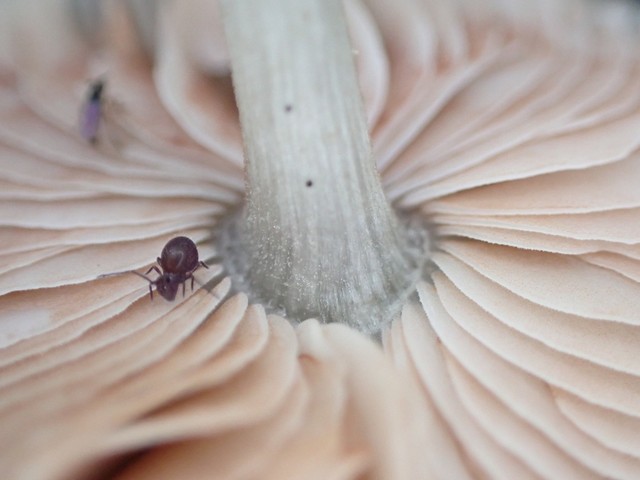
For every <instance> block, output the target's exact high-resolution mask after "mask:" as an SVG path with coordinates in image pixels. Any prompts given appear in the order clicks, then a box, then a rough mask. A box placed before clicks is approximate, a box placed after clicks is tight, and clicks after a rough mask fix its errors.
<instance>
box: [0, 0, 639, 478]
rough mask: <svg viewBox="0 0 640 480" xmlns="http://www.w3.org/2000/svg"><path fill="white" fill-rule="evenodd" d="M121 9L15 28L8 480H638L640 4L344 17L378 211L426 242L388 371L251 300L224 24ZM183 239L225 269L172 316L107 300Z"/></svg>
mask: <svg viewBox="0 0 640 480" xmlns="http://www.w3.org/2000/svg"><path fill="white" fill-rule="evenodd" d="M97 5H98V3H97V2H96V3H89V2H87V3H82V2H74V1H66V0H59V1H56V2H54V1H51V2H36V1H34V0H23V1H22V2H4V3H2V5H1V6H0V9H2V11H0V40H1V41H0V105H1V107H0V116H1V120H0V162H1V168H0V185H1V188H0V198H2V201H1V202H0V258H1V259H2V262H0V425H1V427H0V451H1V452H2V454H1V461H0V476H1V477H2V478H12V479H14V478H15V479H29V480H32V479H38V480H39V479H47V480H48V479H67V478H73V479H102V478H120V479H143V478H154V479H159V478H160V479H162V478H171V479H175V478H189V479H198V478H207V479H209V478H220V479H231V478H256V479H274V480H276V479H278V480H279V479H283V478H296V479H320V478H322V479H325V478H336V479H422V478H424V479H431V478H441V479H450V478H456V479H464V478H496V479H499V478H504V479H513V478H518V479H520V478H549V479H555V478H563V479H564V478H576V479H587V478H621V479H635V478H638V476H640V436H639V434H638V432H640V428H639V427H640V397H639V393H638V392H640V367H639V366H638V365H639V364H638V362H637V360H636V357H637V351H638V347H639V346H640V328H639V327H640V314H639V313H638V312H640V285H639V282H640V268H639V267H638V262H639V261H640V253H639V252H640V250H638V246H639V245H640V236H639V233H640V232H639V231H638V225H640V222H639V221H638V220H640V193H639V192H640V189H638V188H637V185H638V183H639V180H640V178H639V175H640V173H639V172H640V164H639V162H640V156H639V155H638V144H639V143H640V136H639V135H638V131H640V86H639V85H640V81H639V79H640V58H639V56H638V53H637V52H636V51H634V50H633V49H632V48H629V46H630V45H635V44H636V43H637V40H638V34H637V32H636V31H634V30H633V29H632V28H631V26H630V24H631V22H628V20H629V18H630V17H632V16H634V15H637V12H636V11H635V8H637V7H632V6H629V7H628V9H626V10H621V8H622V7H623V4H621V3H615V4H614V3H613V2H610V3H606V2H600V3H597V2H595V1H580V0H563V1H543V0H539V1H536V2H526V1H524V0H523V1H513V0H495V1H493V2H491V3H490V4H489V3H488V2H485V3H482V4H480V3H478V2H474V1H472V0H459V1H457V2H449V1H445V0H400V1H397V2H393V3H391V2H384V1H381V0H363V1H362V2H359V1H355V0H348V1H346V2H345V11H346V13H347V16H346V18H347V22H348V26H349V31H350V35H351V39H352V43H353V49H354V50H355V52H356V55H354V59H355V64H356V70H357V72H358V79H359V85H360V89H361V91H362V97H363V100H364V109H365V112H364V114H365V115H366V120H367V122H368V126H369V130H370V134H371V142H372V146H373V156H374V158H375V160H376V162H377V166H378V169H379V172H380V179H381V184H382V186H383V188H384V192H385V194H386V197H387V199H388V200H389V201H390V202H391V205H392V206H393V208H394V209H395V211H397V212H400V213H399V215H410V216H412V217H413V218H417V219H419V220H421V221H423V222H425V223H426V224H427V225H428V228H429V239H430V243H429V249H430V252H429V254H430V258H429V264H428V265H427V266H426V268H425V269H424V272H422V278H421V280H420V281H419V282H418V284H417V287H416V292H415V294H414V295H413V296H411V297H409V298H408V299H407V300H405V301H404V302H403V303H404V305H403V307H402V312H401V313H400V314H398V315H397V317H396V318H395V319H394V321H393V322H392V323H391V324H390V326H389V327H388V328H386V329H385V330H384V331H383V332H382V335H381V339H382V345H378V344H377V343H375V342H374V341H372V340H371V339H369V338H368V337H367V336H366V335H364V334H363V333H361V332H358V331H356V330H355V329H354V328H351V327H348V326H345V325H339V324H335V323H332V324H322V323H320V322H319V321H317V320H314V319H308V320H306V321H303V322H302V323H299V324H298V323H294V322H290V321H288V319H287V318H284V317H283V316H282V315H276V314H274V313H272V312H273V311H274V308H273V307H274V305H271V304H269V299H268V298H266V299H265V298H262V299H261V300H263V301H264V305H261V304H258V303H252V301H250V300H249V299H250V298H251V299H253V298H256V296H255V295H254V293H253V292H251V291H244V290H243V288H244V287H243V285H242V283H241V282H239V281H238V279H237V278H235V277H229V273H230V272H229V271H228V262H227V260H228V259H225V258H224V255H225V253H226V252H227V250H221V247H220V245H219V244H218V243H217V241H216V240H215V238H214V237H215V235H214V232H216V231H217V230H216V229H219V228H220V225H222V224H224V222H225V221H226V219H227V218H228V217H227V216H228V215H230V214H232V213H233V212H234V211H237V209H238V208H239V207H240V206H241V205H242V201H243V191H244V178H243V154H242V135H241V130H240V122H239V118H238V111H237V109H236V103H235V100H234V96H233V89H232V85H231V78H230V70H229V65H230V59H229V54H228V52H227V48H226V46H225V41H224V37H223V35H222V24H221V21H220V14H219V11H218V9H217V6H216V4H215V3H214V2H208V1H204V0H188V1H186V0H182V1H177V0H171V1H167V2H162V3H157V4H156V3H151V2H136V1H131V2H120V1H109V2H100V3H99V5H100V8H98V6H97ZM283 15H286V12H284V13H283ZM257 41H258V40H257ZM327 68H329V67H327ZM97 78H102V79H104V80H105V92H104V99H105V101H104V105H103V118H102V121H101V127H100V128H101V129H100V131H99V137H98V141H97V144H96V145H91V144H90V143H88V142H86V141H85V139H83V138H82V137H81V135H80V134H79V133H78V129H79V125H78V122H79V112H80V111H81V109H82V105H83V102H84V101H85V97H86V94H87V92H88V91H89V89H90V85H91V82H92V81H94V80H95V79H97ZM256 81H259V79H257V80H256ZM293 108H295V105H293ZM267 127H268V125H267V126H265V128H267ZM353 180H354V181H357V180H358V179H357V178H354V179H353ZM301 188H303V189H304V188H307V187H306V186H305V185H304V184H302V185H301ZM177 235H185V236H188V237H189V238H191V239H192V240H194V241H195V242H196V243H197V245H198V248H199V253H200V257H201V259H203V260H205V261H207V263H208V264H209V265H210V269H209V270H204V269H203V270H198V271H197V272H196V273H195V277H196V280H197V288H196V289H195V290H194V291H193V292H190V291H189V288H187V293H186V295H185V296H184V297H183V296H182V295H181V294H179V295H178V297H177V298H176V300H175V302H166V301H165V300H164V299H162V298H155V299H154V300H153V301H150V300H149V296H148V290H147V285H146V284H145V282H144V281H142V280H141V279H140V278H138V277H136V276H134V275H122V276H114V277H108V278H101V279H98V278H97V277H98V276H99V275H101V274H105V273H111V272H120V271H126V270H136V271H141V272H143V271H145V270H146V269H147V268H149V267H150V266H151V265H152V264H153V262H154V259H155V258H156V257H157V256H158V255H159V254H160V251H161V250H162V248H163V246H164V245H165V243H166V242H167V241H168V240H169V239H170V238H172V237H175V236H177ZM358 280H359V281H360V282H363V283H366V282H367V281H368V279H367V278H366V277H363V278H360V279H358ZM276 308H277V305H276ZM292 320H293V319H292ZM295 320H299V319H295ZM386 320H388V319H387V318H381V319H376V321H379V322H380V323H381V324H382V323H384V322H385V321H386ZM342 323H346V324H350V323H352V322H350V321H349V319H343V321H342Z"/></svg>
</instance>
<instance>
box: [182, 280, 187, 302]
mask: <svg viewBox="0 0 640 480" xmlns="http://www.w3.org/2000/svg"><path fill="white" fill-rule="evenodd" d="M186 285H187V279H186V278H185V279H184V282H182V298H184V296H185V292H186V290H187V287H186Z"/></svg>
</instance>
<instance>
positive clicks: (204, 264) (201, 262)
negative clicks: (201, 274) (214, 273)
mask: <svg viewBox="0 0 640 480" xmlns="http://www.w3.org/2000/svg"><path fill="white" fill-rule="evenodd" d="M200 265H202V266H203V267H204V268H206V269H207V270H208V269H209V265H207V264H206V263H204V262H203V261H202V260H201V261H200Z"/></svg>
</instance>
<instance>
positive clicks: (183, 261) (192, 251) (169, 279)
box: [99, 237, 209, 302]
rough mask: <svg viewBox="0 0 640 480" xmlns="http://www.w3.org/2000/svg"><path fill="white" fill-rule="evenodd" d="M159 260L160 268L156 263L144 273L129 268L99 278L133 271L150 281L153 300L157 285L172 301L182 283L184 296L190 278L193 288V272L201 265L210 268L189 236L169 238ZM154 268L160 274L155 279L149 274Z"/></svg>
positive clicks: (158, 290)
mask: <svg viewBox="0 0 640 480" xmlns="http://www.w3.org/2000/svg"><path fill="white" fill-rule="evenodd" d="M157 262H158V265H159V266H160V268H158V267H157V266H156V265H154V266H153V267H151V268H150V269H149V270H147V271H146V272H145V274H144V275H143V274H141V273H140V272H136V271H135V270H129V271H126V272H117V273H108V274H105V275H100V277H99V278H104V277H110V276H113V275H121V274H124V273H133V274H135V275H138V276H139V277H142V278H144V279H145V280H146V281H148V282H149V295H150V296H151V300H153V287H155V288H156V291H157V292H158V293H159V294H160V296H162V297H163V298H165V299H166V300H168V301H170V302H171V301H173V300H174V299H175V298H176V294H177V293H178V287H179V286H180V285H182V295H183V296H184V294H185V284H186V282H187V280H189V279H191V290H193V282H194V278H193V272H195V271H196V270H197V269H198V268H200V267H204V268H209V267H208V265H207V264H206V263H204V262H203V261H201V260H200V259H199V258H198V248H197V247H196V244H195V243H193V241H192V240H191V239H190V238H187V237H175V238H172V239H171V240H169V241H168V242H167V244H166V245H165V246H164V248H163V249H162V253H161V254H160V256H159V257H158V258H157ZM160 269H162V271H161V270H160ZM152 270H153V271H155V272H156V273H158V275H159V277H157V278H156V279H155V280H152V279H151V278H149V277H148V276H147V275H148V274H149V273H150V272H151V271H152Z"/></svg>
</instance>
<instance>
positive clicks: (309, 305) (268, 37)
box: [222, 0, 420, 333]
mask: <svg viewBox="0 0 640 480" xmlns="http://www.w3.org/2000/svg"><path fill="white" fill-rule="evenodd" d="M222 8H223V19H224V24H225V31H226V36H227V42H228V45H229V51H230V55H231V65H232V71H233V85H234V90H235V95H236V100H237V104H238V108H239V111H240V122H241V125H242V133H243V140H244V151H245V162H246V167H245V168H246V179H247V192H246V206H245V212H244V219H243V223H242V225H241V226H240V228H239V230H240V236H241V240H240V241H241V242H242V243H243V248H242V251H243V252H245V255H247V258H246V259H244V260H243V261H244V262H245V263H246V267H245V268H244V269H243V270H244V271H245V272H246V273H245V274H246V275H247V278H246V281H247V282H248V285H249V287H250V289H251V291H252V293H253V294H254V295H255V297H256V299H257V300H261V301H263V302H267V303H268V304H270V305H272V306H274V307H276V308H277V309H282V310H284V311H285V312H286V314H287V316H289V317H290V318H296V319H299V320H303V319H305V318H309V317H316V318H319V319H320V320H322V321H325V322H341V323H346V324H349V325H351V326H354V327H356V328H358V329H360V330H361V331H364V332H368V333H372V332H377V331H379V330H380V328H381V327H382V326H383V325H384V324H385V323H386V322H388V321H390V320H391V318H392V317H393V315H394V314H395V313H396V312H397V311H398V310H399V308H400V305H401V304H402V302H403V301H404V300H405V299H406V297H407V296H408V295H409V294H410V292H411V291H412V290H413V287H414V284H415V281H416V279H417V269H418V261H417V258H418V257H419V256H420V255H419V254H417V252H416V247H415V245H413V246H412V242H411V241H410V239H409V236H408V235H407V232H406V228H405V227H404V225H402V224H401V223H400V222H399V221H398V219H397V218H396V216H395V214H394V212H393V210H392V209H391V207H390V205H389V203H388V201H387V199H386V198H385V196H384V193H383V190H382V185H381V183H380V178H379V176H378V172H377V170H376V166H375V162H374V160H373V155H372V152H371V144H370V140H369V134H368V130H367V123H366V117H365V111H364V107H363V104H362V98H361V94H360V91H359V86H358V82H357V77H356V70H355V65H354V59H353V51H352V47H351V45H350V41H349V36H348V32H347V26H346V21H345V18H344V11H343V7H342V2H341V1H340V0H224V1H223V2H222ZM418 250H420V248H418Z"/></svg>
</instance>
